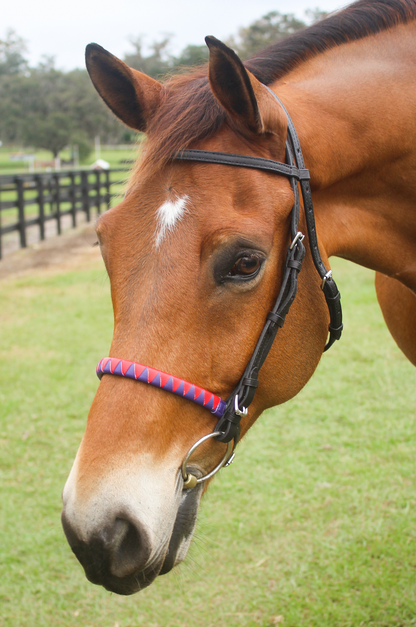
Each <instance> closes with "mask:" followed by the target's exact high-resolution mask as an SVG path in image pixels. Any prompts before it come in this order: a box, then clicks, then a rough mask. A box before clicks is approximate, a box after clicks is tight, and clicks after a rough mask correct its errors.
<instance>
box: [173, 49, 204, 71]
mask: <svg viewBox="0 0 416 627" xmlns="http://www.w3.org/2000/svg"><path fill="white" fill-rule="evenodd" d="M208 56H209V52H208V47H207V46H205V45H203V46H193V45H189V46H186V48H184V49H183V50H182V52H181V54H180V55H179V57H175V58H174V60H173V67H174V68H175V69H177V68H180V67H191V66H193V65H201V64H202V63H206V62H207V61H208Z"/></svg>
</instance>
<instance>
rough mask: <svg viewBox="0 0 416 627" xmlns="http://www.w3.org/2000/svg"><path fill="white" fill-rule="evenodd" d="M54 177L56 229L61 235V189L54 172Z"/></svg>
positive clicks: (57, 176)
mask: <svg viewBox="0 0 416 627" xmlns="http://www.w3.org/2000/svg"><path fill="white" fill-rule="evenodd" d="M53 178H54V179H55V200H56V230H57V232H58V235H61V232H62V225H61V190H60V187H59V182H60V181H59V174H54V177H53Z"/></svg>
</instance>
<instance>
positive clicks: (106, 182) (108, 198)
mask: <svg viewBox="0 0 416 627" xmlns="http://www.w3.org/2000/svg"><path fill="white" fill-rule="evenodd" d="M110 185H111V183H110V172H109V170H106V171H105V186H106V190H107V191H106V199H105V201H106V204H107V209H110V202H111V195H110Z"/></svg>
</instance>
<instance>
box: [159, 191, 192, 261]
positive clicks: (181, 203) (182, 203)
mask: <svg viewBox="0 0 416 627" xmlns="http://www.w3.org/2000/svg"><path fill="white" fill-rule="evenodd" d="M188 200H189V198H188V196H182V198H177V199H176V200H167V201H166V202H164V203H163V205H161V206H160V207H159V209H158V210H157V212H156V218H157V223H158V227H157V233H156V240H155V245H156V248H159V246H160V243H161V242H162V240H163V239H164V238H165V236H166V235H167V234H168V233H170V232H171V231H173V229H174V228H175V224H176V223H177V222H179V220H181V218H182V217H183V216H184V214H185V213H186V212H187V209H188Z"/></svg>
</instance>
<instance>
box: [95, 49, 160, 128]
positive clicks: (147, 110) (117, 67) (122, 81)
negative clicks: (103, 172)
mask: <svg viewBox="0 0 416 627" xmlns="http://www.w3.org/2000/svg"><path fill="white" fill-rule="evenodd" d="M85 61H86V65H87V70H88V73H89V75H90V78H91V80H92V82H93V85H94V87H95V89H96V90H97V91H98V93H99V94H100V96H101V98H102V99H103V100H104V102H105V103H106V105H107V106H108V107H109V108H110V109H111V111H112V112H113V113H115V114H116V116H117V117H118V118H120V120H121V121H122V122H124V123H125V124H127V126H130V127H131V128H134V129H135V130H136V131H142V132H145V131H146V129H147V127H148V125H149V122H150V119H151V118H152V116H153V114H154V112H155V111H156V109H157V108H158V106H159V103H160V92H161V90H162V85H161V84H160V83H158V81H156V80H154V79H153V78H150V76H146V74H143V73H142V72H138V71H137V70H134V69H133V68H130V67H129V66H128V65H126V64H125V63H123V61H120V59H117V57H115V56H114V55H112V54H110V52H108V51H107V50H105V49H104V48H102V47H101V46H99V45H98V44H89V45H88V46H87V48H86V50H85Z"/></svg>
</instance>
